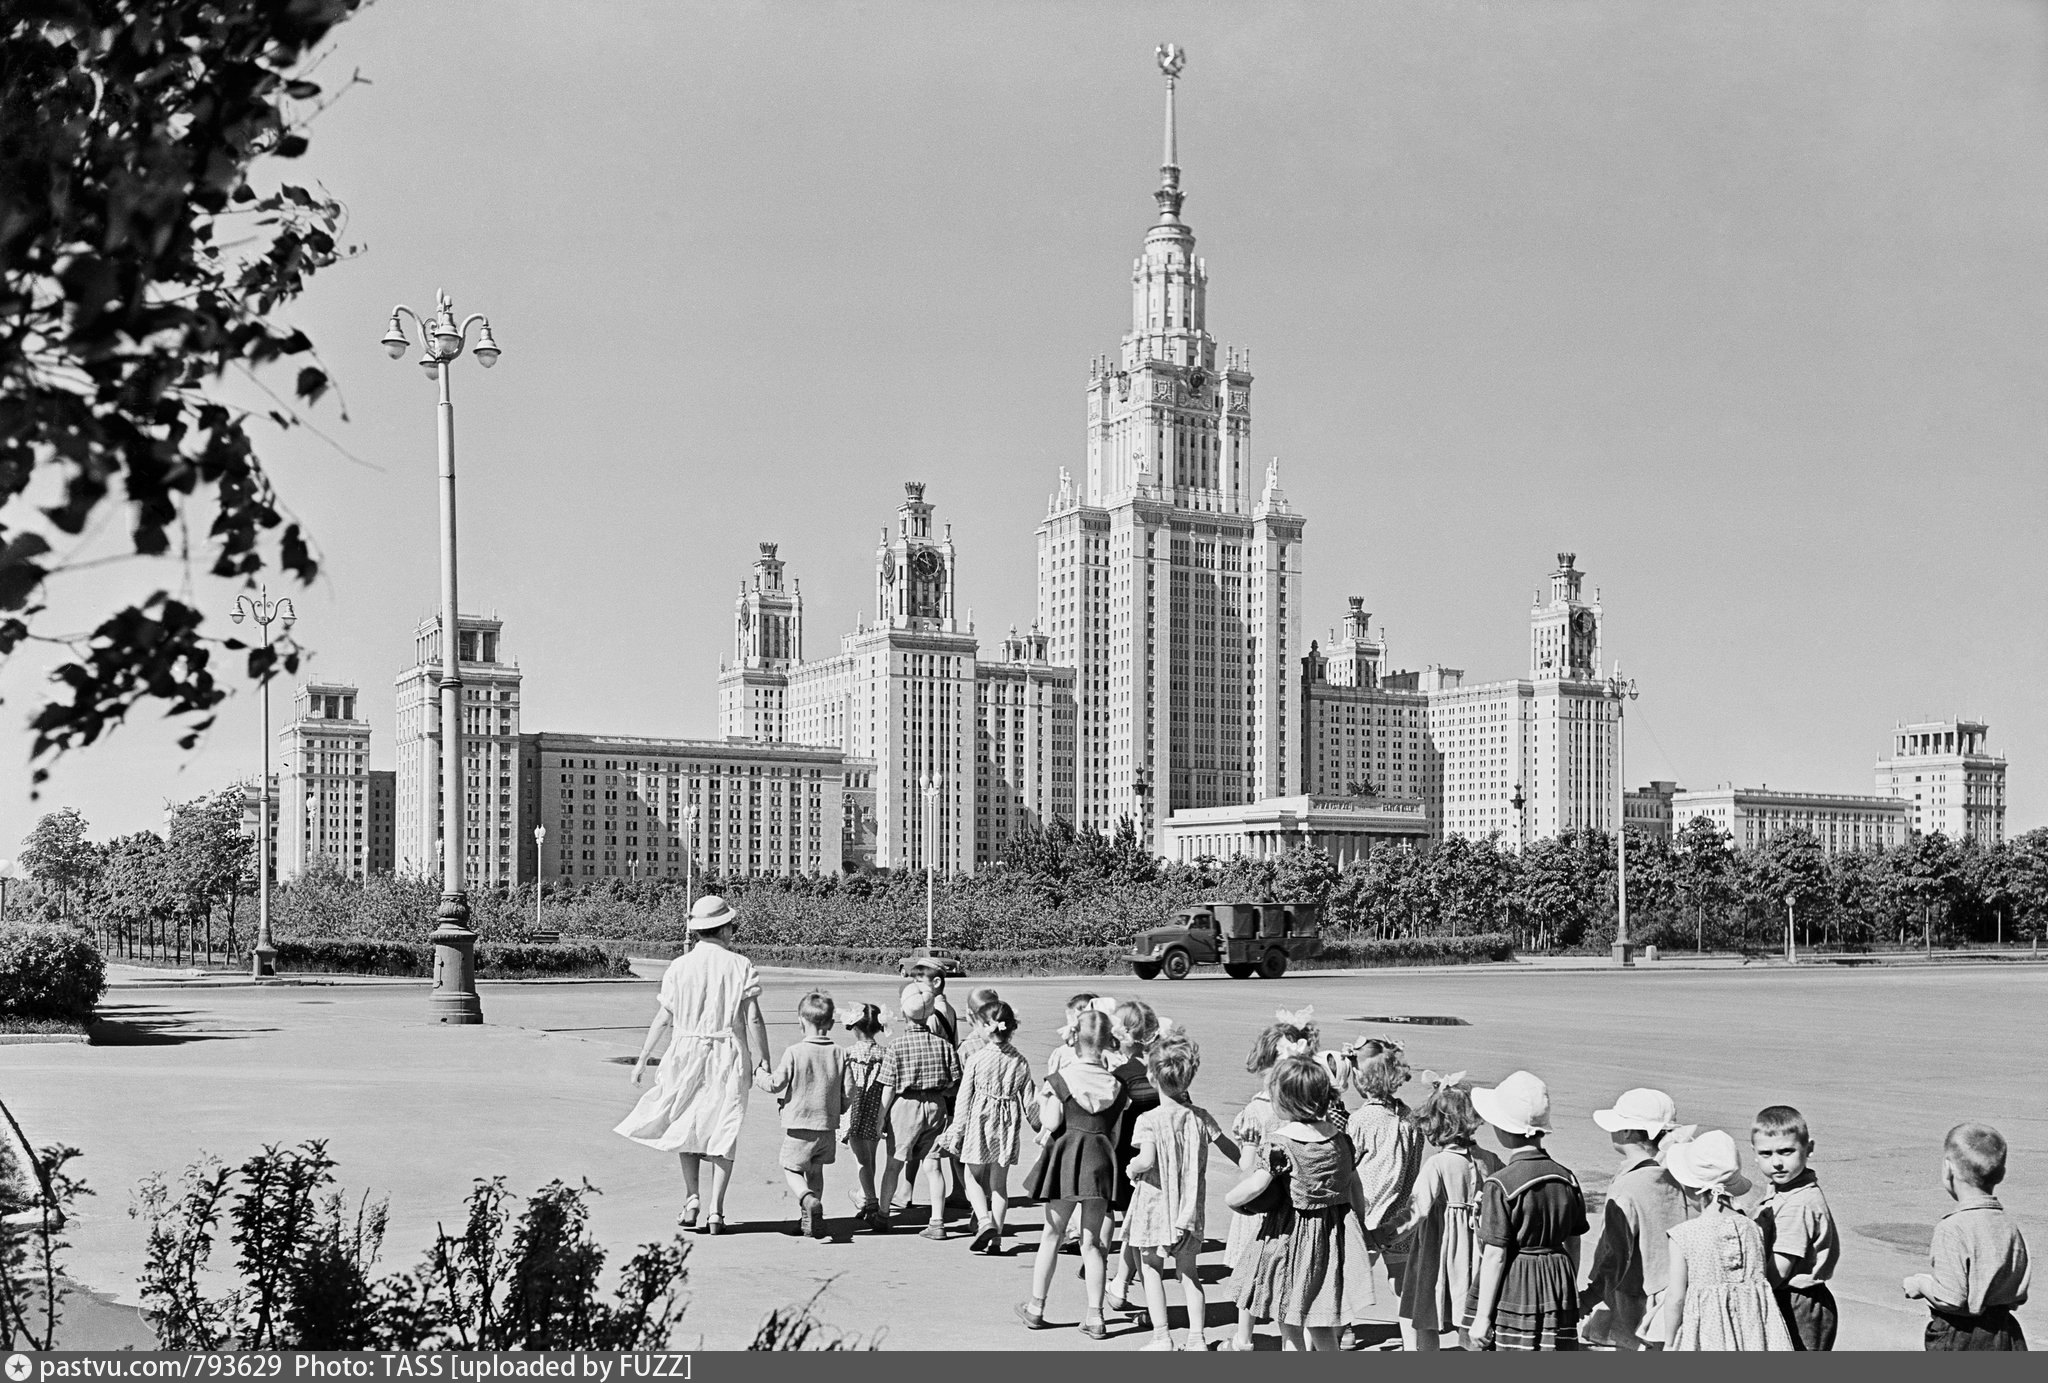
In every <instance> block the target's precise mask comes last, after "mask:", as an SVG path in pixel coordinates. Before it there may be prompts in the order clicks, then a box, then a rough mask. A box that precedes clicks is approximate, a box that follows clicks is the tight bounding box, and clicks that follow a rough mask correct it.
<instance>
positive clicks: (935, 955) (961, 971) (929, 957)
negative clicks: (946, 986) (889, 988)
mask: <svg viewBox="0 0 2048 1383" xmlns="http://www.w3.org/2000/svg"><path fill="white" fill-rule="evenodd" d="M896 973H897V974H899V975H901V976H903V978H904V979H906V980H907V979H910V978H911V977H913V976H915V975H920V974H932V975H941V976H944V977H945V978H946V979H949V980H964V979H966V978H967V967H966V966H964V965H962V964H961V963H960V957H958V956H956V955H954V954H953V953H952V952H951V951H940V950H917V951H912V952H911V953H910V954H909V955H907V956H905V957H904V958H903V959H902V960H899V961H897V962H896Z"/></svg>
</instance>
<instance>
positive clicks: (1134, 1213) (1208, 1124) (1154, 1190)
mask: <svg viewBox="0 0 2048 1383" xmlns="http://www.w3.org/2000/svg"><path fill="white" fill-rule="evenodd" d="M1145 1065H1146V1070H1147V1073H1148V1074H1149V1075H1150V1077H1151V1081H1152V1088H1153V1089H1154V1090H1156V1091H1158V1092H1159V1104H1158V1105H1157V1107H1155V1108H1153V1109H1151V1110H1149V1111H1148V1112H1146V1113H1144V1114H1141V1115H1139V1116H1138V1118H1137V1119H1136V1120H1135V1121H1134V1122H1135V1123H1136V1124H1137V1133H1136V1136H1135V1137H1134V1139H1133V1144H1134V1146H1135V1147H1136V1148H1137V1156H1136V1157H1134V1158H1133V1159H1132V1160H1131V1163H1130V1166H1129V1167H1128V1168H1127V1170H1128V1172H1129V1173H1130V1179H1131V1183H1132V1190H1131V1209H1130V1213H1129V1215H1128V1216H1126V1217H1125V1220H1124V1244H1125V1246H1126V1247H1127V1248H1129V1249H1131V1250H1132V1251H1134V1252H1136V1253H1137V1254H1138V1255H1139V1270H1140V1271H1141V1272H1142V1273H1143V1275H1144V1282H1145V1309H1146V1311H1147V1313H1148V1314H1149V1315H1150V1316H1151V1317H1152V1343H1151V1344H1149V1345H1146V1346H1145V1348H1146V1349H1172V1348H1173V1334H1172V1332H1171V1331H1169V1330H1168V1329H1167V1325H1166V1284H1165V1282H1164V1281H1162V1280H1161V1274H1162V1273H1164V1272H1165V1270H1166V1265H1167V1264H1168V1263H1169V1262H1170V1263H1172V1264H1173V1270H1174V1272H1175V1274H1176V1275H1178V1276H1179V1278H1180V1287H1181V1293H1182V1295H1183V1297H1184V1298H1185V1299H1186V1301H1187V1307H1188V1333H1187V1342H1186V1343H1185V1344H1184V1345H1183V1346H1182V1348H1184V1349H1194V1350H1205V1349H1207V1348H1208V1347H1209V1346H1208V1342H1207V1340H1206V1339H1205V1337H1204V1336H1203V1333H1202V1332H1203V1328H1204V1326H1205V1324H1206V1322H1207V1319H1208V1314H1209V1304H1208V1300H1207V1298H1206V1297H1204V1296H1203V1294H1202V1279H1201V1277H1200V1275H1199V1274H1198V1273H1197V1272H1196V1270H1195V1259H1196V1258H1197V1257H1198V1256H1199V1255H1200V1254H1201V1252H1202V1241H1203V1234H1204V1228H1205V1227H1204V1224H1203V1219H1202V1215H1203V1206H1204V1202H1206V1200H1207V1199H1208V1187H1209V1178H1208V1166H1209V1145H1210V1143H1212V1142H1213V1143H1215V1144H1216V1146H1217V1147H1219V1148H1221V1149H1222V1150H1223V1155H1224V1156H1225V1157H1227V1158H1229V1159H1230V1160H1231V1161H1233V1162H1235V1161H1236V1160H1237V1157H1238V1148H1237V1144H1236V1143H1235V1142H1234V1141H1232V1139H1231V1138H1230V1136H1229V1135H1228V1134H1226V1133H1224V1132H1223V1130H1222V1129H1220V1128H1218V1127H1217V1125H1216V1120H1215V1119H1214V1118H1212V1117H1210V1114H1209V1111H1208V1110H1206V1109H1202V1108H1200V1107H1199V1106H1196V1105H1194V1104H1192V1103H1190V1102H1189V1100H1188V1089H1189V1087H1191V1086H1192V1085H1193V1084H1194V1082H1195V1073H1196V1072H1197V1071H1199V1070H1201V1069H1202V1051H1201V1048H1199V1047H1197V1046H1196V1045H1195V1044H1194V1042H1193V1040H1191V1039H1190V1038H1188V1037H1187V1036H1185V1035H1184V1034H1175V1035H1173V1036H1171V1037H1165V1038H1162V1039H1160V1041H1159V1042H1157V1043H1156V1044H1155V1045H1154V1046H1153V1048H1152V1050H1151V1052H1150V1053H1148V1054H1147V1056H1146V1058H1145Z"/></svg>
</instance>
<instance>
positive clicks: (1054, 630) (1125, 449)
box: [1037, 56, 1303, 850]
mask: <svg viewBox="0 0 2048 1383" xmlns="http://www.w3.org/2000/svg"><path fill="white" fill-rule="evenodd" d="M1179 61H1180V60H1179V58H1178V56H1174V57H1172V58H1170V59H1169V60H1167V62H1166V63H1165V70H1166V78H1167V87H1166V102H1167V104H1166V141H1165V157H1164V160H1163V163H1162V166H1161V169H1160V173H1161V178H1160V186H1159V189H1158V191H1157V192H1155V193H1154V194H1153V199H1154V201H1155V203H1156V204H1157V206H1158V217H1157V220H1156V221H1155V222H1154V224H1153V226H1152V228H1151V229H1150V231H1149V232H1148V233H1147V234H1146V237H1145V242H1144V246H1143V249H1142V250H1141V252H1140V253H1139V255H1138V258H1137V260H1136V262H1135V264H1134V266H1133V269H1132V274H1131V326H1130V330H1129V331H1128V332H1127V333H1125V335H1124V338H1123V342H1122V345H1121V347H1120V348H1119V349H1118V350H1117V351H1116V352H1115V353H1114V354H1111V355H1104V356H1099V357H1097V358H1096V359H1095V360H1094V361H1093V362H1092V364H1091V366H1090V369H1089V378H1088V389H1087V426H1088V448H1087V464H1086V468H1085V471H1084V474H1083V476H1082V477H1081V479H1080V481H1079V482H1078V483H1077V482H1076V481H1075V479H1074V478H1073V476H1072V475H1070V474H1069V473H1068V472H1067V471H1066V470H1065V469H1064V468H1062V470H1061V472H1060V480H1059V485H1058V488H1057V490H1056V491H1055V492H1054V494H1053V495H1052V497H1051V499H1050V500H1049V502H1048V504H1047V510H1046V517H1045V519H1044V521H1043V522H1042V523H1040V524H1039V526H1038V612H1037V623H1038V627H1039V628H1041V629H1043V630H1044V631H1045V632H1046V633H1047V635H1048V636H1049V639H1050V653H1049V656H1050V657H1051V659H1052V660H1053V661H1054V662H1056V663H1058V664H1060V665H1062V666H1069V667H1072V668H1073V669H1074V670H1075V685H1074V694H1075V702H1076V708H1077V711H1078V721H1077V733H1076V737H1075V738H1076V745H1075V757H1076V767H1075V784H1074V788H1075V806H1074V811H1075V820H1076V823H1077V824H1078V825H1079V826H1081V827H1082V828H1084V829H1095V830H1105V831H1106V830H1110V829H1113V828H1114V827H1115V825H1116V823H1117V821H1118V820H1119V819H1120V818H1122V817H1126V816H1129V817H1132V818H1134V819H1135V820H1136V821H1137V823H1138V825H1139V829H1140V833H1141V835H1142V836H1143V838H1144V839H1145V841H1146V843H1147V844H1149V845H1150V846H1152V847H1153V848H1154V849H1155V850H1156V849H1158V848H1160V845H1161V841H1162V837H1161V834H1160V833H1161V831H1162V830H1163V829H1164V827H1165V824H1166V822H1167V821H1168V820H1169V819H1171V817H1172V816H1173V814H1174V813H1175V812H1177V811H1181V810H1186V809H1191V808H1198V807H1210V806H1223V805H1231V804H1238V803H1245V802H1253V801H1257V800H1259V799H1261V798H1271V797H1279V796H1282V795H1284V794H1287V793H1289V792H1292V791H1294V788H1295V782H1296V778H1297V766H1298V764H1299V762H1300V750H1301V731H1300V726H1299V723H1298V721H1297V722H1295V723H1293V724H1290V716H1289V712H1290V710H1292V709H1295V708H1296V706H1297V704H1298V703H1297V701H1296V698H1295V697H1294V695H1293V690H1294V689H1293V688H1292V686H1291V685H1290V668H1291V667H1292V666H1293V665H1294V664H1295V662H1296V660H1297V659H1298V658H1299V657H1300V655H1301V652H1302V645H1301V637H1300V628H1301V601H1302V568H1303V563H1302V528H1303V521H1302V518H1301V516H1300V515H1298V514H1296V513H1295V512H1294V511H1293V509H1292V508H1291V507H1290V506H1289V504H1288V502H1287V498H1286V495H1285V494H1284V493H1283V492H1282V491H1281V488H1280V484H1279V478H1278V472H1277V463H1276V465H1275V466H1272V467H1267V468H1265V469H1264V470H1263V471H1262V470H1261V469H1260V468H1259V467H1258V466H1257V465H1256V464H1255V461H1254V458H1253V455H1252V439H1251V393H1252V373H1251V362H1250V356H1249V354H1248V353H1247V352H1245V351H1241V350H1235V349H1228V348H1219V343H1218V342H1217V340H1216V339H1215V338H1214V337H1213V336H1211V335H1210V333H1209V329H1208V321H1207V315H1208V309H1207V294H1208V282H1209V278H1208V268H1207V266H1206V265H1205V264H1204V263H1203V262H1202V260H1200V259H1199V258H1197V256H1196V255H1195V237H1194V232H1193V231H1192V230H1190V229H1189V227H1188V226H1187V224H1186V223H1185V222H1183V221H1182V220H1181V217H1180V212H1181V207H1182V204H1183V200H1184V194H1183V193H1182V191H1181V188H1180V167H1179V158H1178V153H1177V148H1176V139H1175V127H1174V107H1173V101H1174V81H1175V78H1176V76H1177V75H1178V72H1179ZM1295 714H1296V715H1298V714H1299V712H1298V710H1296V711H1295ZM1290 735H1291V738H1290Z"/></svg>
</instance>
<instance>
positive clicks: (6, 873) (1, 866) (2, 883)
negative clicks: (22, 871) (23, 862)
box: [0, 860, 14, 925]
mask: <svg viewBox="0 0 2048 1383" xmlns="http://www.w3.org/2000/svg"><path fill="white" fill-rule="evenodd" d="M13 877H14V861H13V860H0V925H4V924H5V923H6V921H7V884H8V881H9V880H10V879H12V878H13Z"/></svg>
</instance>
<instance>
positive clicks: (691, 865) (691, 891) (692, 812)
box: [683, 802, 697, 912]
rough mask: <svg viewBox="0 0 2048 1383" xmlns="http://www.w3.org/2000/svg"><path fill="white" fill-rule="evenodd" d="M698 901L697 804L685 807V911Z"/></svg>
mask: <svg viewBox="0 0 2048 1383" xmlns="http://www.w3.org/2000/svg"><path fill="white" fill-rule="evenodd" d="M696 901H697V806H696V804H695V803H694V802H693V803H691V804H690V805H689V806H687V807H685V808H683V911H685V912H688V911H689V910H690V905H691V904H692V903H694V902H696Z"/></svg>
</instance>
